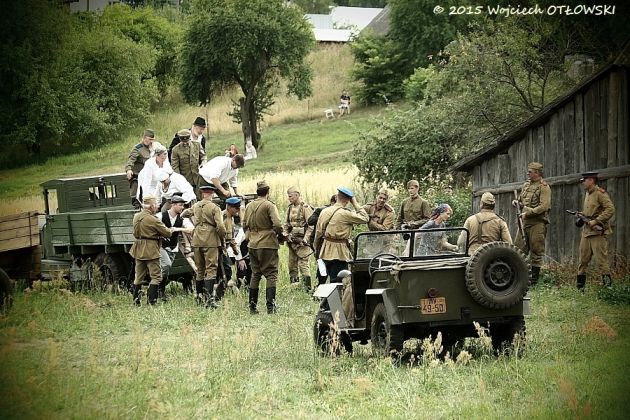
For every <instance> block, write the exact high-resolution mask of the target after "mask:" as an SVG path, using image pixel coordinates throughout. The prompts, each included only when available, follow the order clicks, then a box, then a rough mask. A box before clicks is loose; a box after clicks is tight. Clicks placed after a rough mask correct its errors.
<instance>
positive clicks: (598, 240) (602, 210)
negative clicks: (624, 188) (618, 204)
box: [578, 185, 615, 274]
mask: <svg viewBox="0 0 630 420" xmlns="http://www.w3.org/2000/svg"><path fill="white" fill-rule="evenodd" d="M582 213H583V214H584V215H585V216H587V217H590V218H594V219H595V220H597V222H598V224H599V225H600V226H601V227H602V228H603V230H601V231H598V230H596V229H593V228H591V227H590V226H588V224H584V227H583V228H582V238H581V239H580V265H579V267H578V273H579V274H584V273H586V268H587V267H588V263H589V262H590V261H591V258H592V257H593V256H595V261H596V264H597V266H596V269H597V270H598V271H599V272H600V273H602V274H610V267H609V266H608V239H607V236H608V235H610V234H611V233H612V228H611V227H610V223H609V221H610V219H611V218H612V217H613V216H614V214H615V206H614V204H613V202H612V201H611V200H610V197H609V196H608V193H607V192H606V191H605V190H604V189H603V188H600V187H598V186H596V185H594V186H593V187H592V188H591V189H590V190H588V191H587V192H586V196H585V197H584V205H583V206H582Z"/></svg>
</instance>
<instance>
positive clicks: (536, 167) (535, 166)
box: [527, 162, 543, 172]
mask: <svg viewBox="0 0 630 420" xmlns="http://www.w3.org/2000/svg"><path fill="white" fill-rule="evenodd" d="M527 169H532V170H534V171H538V172H540V171H542V170H543V166H542V163H538V162H531V163H530V164H529V165H527Z"/></svg>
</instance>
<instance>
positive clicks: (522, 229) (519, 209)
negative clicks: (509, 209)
mask: <svg viewBox="0 0 630 420" xmlns="http://www.w3.org/2000/svg"><path fill="white" fill-rule="evenodd" d="M514 198H515V200H514V207H516V224H517V225H518V230H519V232H521V236H522V237H523V240H524V241H525V246H526V247H527V249H529V240H528V239H527V235H525V227H524V226H523V219H522V218H521V215H522V214H523V208H522V207H521V202H520V201H519V200H518V192H517V191H516V190H514Z"/></svg>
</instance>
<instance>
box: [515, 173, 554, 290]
mask: <svg viewBox="0 0 630 420" xmlns="http://www.w3.org/2000/svg"><path fill="white" fill-rule="evenodd" d="M542 175H543V166H542V164H540V163H538V162H532V163H530V164H529V165H527V178H528V179H527V181H526V182H525V184H523V189H522V190H521V193H520V194H519V196H518V199H517V200H514V201H513V202H512V204H513V205H514V206H517V205H519V206H521V209H522V212H521V219H522V221H523V230H524V231H525V232H524V234H525V236H523V234H522V232H520V229H519V232H518V234H517V235H516V240H515V241H514V244H515V245H516V246H517V247H519V248H520V249H521V251H523V253H524V254H525V255H529V261H530V264H531V266H532V279H531V285H532V286H534V285H535V284H536V283H538V277H539V276H540V267H541V266H542V263H543V257H544V256H545V237H546V236H547V225H548V224H549V209H550V208H551V188H550V187H549V185H548V184H547V183H546V182H545V180H544V179H543V178H542Z"/></svg>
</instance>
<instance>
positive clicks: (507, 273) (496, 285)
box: [466, 242, 529, 309]
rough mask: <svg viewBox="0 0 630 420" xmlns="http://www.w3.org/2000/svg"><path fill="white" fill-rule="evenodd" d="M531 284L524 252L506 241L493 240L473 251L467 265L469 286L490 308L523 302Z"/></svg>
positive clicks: (472, 292) (484, 304) (471, 291)
mask: <svg viewBox="0 0 630 420" xmlns="http://www.w3.org/2000/svg"><path fill="white" fill-rule="evenodd" d="M528 287H529V266H528V264H527V262H526V261H525V256H524V255H523V253H522V252H521V251H520V250H519V249H518V248H517V247H515V246H514V245H510V244H508V243H506V242H490V243H487V244H483V245H482V246H480V247H479V248H478V249H477V251H475V252H474V253H473V255H472V256H471V257H470V260H469V261H468V265H467V266H466V288H467V289H468V291H469V292H470V294H471V295H472V297H473V299H474V300H475V301H476V302H478V303H479V304H480V305H482V306H485V307H486V308H494V309H504V308H509V307H512V306H514V305H516V304H517V303H518V302H520V301H521V300H522V299H523V297H524V296H525V294H526V293H527V289H528Z"/></svg>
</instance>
